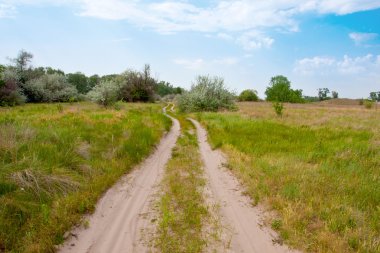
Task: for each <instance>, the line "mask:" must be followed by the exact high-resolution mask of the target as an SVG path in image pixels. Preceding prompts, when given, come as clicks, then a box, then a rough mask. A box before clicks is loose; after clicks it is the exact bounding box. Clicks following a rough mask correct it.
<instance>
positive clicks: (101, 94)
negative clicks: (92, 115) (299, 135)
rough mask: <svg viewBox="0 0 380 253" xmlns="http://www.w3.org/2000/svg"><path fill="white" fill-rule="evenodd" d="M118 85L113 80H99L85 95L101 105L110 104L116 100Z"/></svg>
mask: <svg viewBox="0 0 380 253" xmlns="http://www.w3.org/2000/svg"><path fill="white" fill-rule="evenodd" d="M118 92H119V87H118V86H117V85H116V83H115V81H112V80H110V81H101V82H100V83H99V84H98V85H96V86H95V87H94V88H93V89H92V90H91V91H90V92H89V93H88V94H87V97H88V98H89V99H90V100H92V101H94V102H96V103H98V104H100V105H103V106H110V105H112V104H114V103H115V102H116V101H117V97H118Z"/></svg>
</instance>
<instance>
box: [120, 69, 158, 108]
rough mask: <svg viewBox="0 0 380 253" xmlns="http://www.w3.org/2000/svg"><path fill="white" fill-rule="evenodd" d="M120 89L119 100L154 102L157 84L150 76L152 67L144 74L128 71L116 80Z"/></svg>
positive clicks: (143, 72) (144, 71)
mask: <svg viewBox="0 0 380 253" xmlns="http://www.w3.org/2000/svg"><path fill="white" fill-rule="evenodd" d="M115 81H116V82H117V85H118V86H119V87H120V90H119V94H118V99H119V100H123V101H126V102H153V101H154V100H155V97H154V95H155V89H156V85H157V82H156V80H155V79H154V78H153V77H151V75H150V66H149V65H145V66H144V69H143V71H142V72H139V71H134V70H128V71H125V72H124V73H123V74H121V75H119V76H118V77H116V78H115Z"/></svg>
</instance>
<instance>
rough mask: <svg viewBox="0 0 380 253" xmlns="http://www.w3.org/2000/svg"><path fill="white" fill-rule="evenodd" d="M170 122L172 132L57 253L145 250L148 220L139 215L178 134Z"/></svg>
mask: <svg viewBox="0 0 380 253" xmlns="http://www.w3.org/2000/svg"><path fill="white" fill-rule="evenodd" d="M165 110H166V108H164V112H165ZM172 120H173V126H172V129H171V130H170V132H169V133H168V134H167V135H166V136H165V137H164V138H163V139H162V140H161V142H160V144H159V146H158V147H157V149H156V150H155V152H154V153H153V154H152V155H151V156H149V157H148V158H147V159H146V160H145V161H144V162H143V163H142V164H141V165H140V166H139V167H138V168H136V169H134V170H133V171H132V172H131V173H130V174H128V175H126V176H124V177H123V178H122V179H121V180H120V181H119V182H118V183H117V184H116V185H115V186H113V187H112V188H110V189H109V190H108V191H107V192H106V193H105V195H104V196H103V197H102V198H101V199H100V201H99V202H98V204H97V206H96V210H95V213H94V214H92V215H91V216H89V217H88V221H89V228H87V229H84V228H77V229H74V230H73V231H71V234H72V235H74V236H72V237H71V238H70V239H68V240H67V241H66V242H65V243H64V244H63V245H62V247H61V248H60V250H59V252H62V253H66V252H75V253H82V252H83V253H84V252H91V253H96V252H101V253H104V252H107V253H111V252H146V251H147V248H146V246H145V245H143V242H142V240H141V238H142V234H141V231H142V229H144V228H145V227H146V226H149V224H148V223H150V221H147V220H144V218H143V217H142V216H143V215H144V214H145V213H147V212H148V211H149V199H150V198H152V196H153V195H154V193H155V190H156V189H155V188H156V187H155V186H156V185H157V184H158V183H159V182H160V181H161V178H162V175H163V171H164V167H165V164H166V163H167V161H168V160H169V159H170V156H171V152H172V149H173V147H174V145H175V143H176V141H177V138H178V136H179V134H180V125H179V122H178V121H177V120H176V119H174V118H172Z"/></svg>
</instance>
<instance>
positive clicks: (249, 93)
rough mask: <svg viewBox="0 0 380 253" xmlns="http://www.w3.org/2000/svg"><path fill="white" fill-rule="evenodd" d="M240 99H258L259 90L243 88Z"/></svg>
mask: <svg viewBox="0 0 380 253" xmlns="http://www.w3.org/2000/svg"><path fill="white" fill-rule="evenodd" d="M238 99H239V101H258V100H259V97H258V96H257V91H255V90H243V91H242V92H241V93H240V95H239V98H238Z"/></svg>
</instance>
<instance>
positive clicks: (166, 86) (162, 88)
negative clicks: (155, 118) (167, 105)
mask: <svg viewBox="0 0 380 253" xmlns="http://www.w3.org/2000/svg"><path fill="white" fill-rule="evenodd" d="M182 92H183V89H182V88H181V87H173V85H171V84H170V83H168V82H165V81H161V82H159V83H158V84H157V86H156V93H157V94H158V95H159V96H160V97H164V96H166V95H171V94H174V95H176V94H182Z"/></svg>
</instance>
